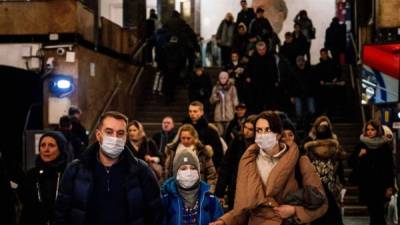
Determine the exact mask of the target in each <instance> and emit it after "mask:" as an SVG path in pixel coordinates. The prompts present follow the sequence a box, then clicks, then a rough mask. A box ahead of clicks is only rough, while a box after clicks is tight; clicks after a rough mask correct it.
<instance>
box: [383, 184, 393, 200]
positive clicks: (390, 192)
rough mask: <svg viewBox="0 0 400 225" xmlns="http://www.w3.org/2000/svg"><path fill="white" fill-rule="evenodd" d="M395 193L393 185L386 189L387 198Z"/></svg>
mask: <svg viewBox="0 0 400 225" xmlns="http://www.w3.org/2000/svg"><path fill="white" fill-rule="evenodd" d="M393 194H394V190H393V188H392V187H390V188H388V189H386V192H385V196H386V198H390V197H392V195H393Z"/></svg>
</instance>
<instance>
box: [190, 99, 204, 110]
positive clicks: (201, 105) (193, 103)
mask: <svg viewBox="0 0 400 225" xmlns="http://www.w3.org/2000/svg"><path fill="white" fill-rule="evenodd" d="M189 106H198V107H199V108H200V109H201V110H204V105H203V103H201V102H200V101H193V102H191V103H190V104H189Z"/></svg>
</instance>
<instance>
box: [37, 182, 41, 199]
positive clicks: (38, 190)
mask: <svg viewBox="0 0 400 225" xmlns="http://www.w3.org/2000/svg"><path fill="white" fill-rule="evenodd" d="M36 189H37V195H38V201H39V202H42V195H41V194H40V184H39V181H37V182H36Z"/></svg>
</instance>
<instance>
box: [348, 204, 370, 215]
mask: <svg viewBox="0 0 400 225" xmlns="http://www.w3.org/2000/svg"><path fill="white" fill-rule="evenodd" d="M344 215H345V216H368V209H367V207H366V206H363V205H348V206H346V205H345V206H344Z"/></svg>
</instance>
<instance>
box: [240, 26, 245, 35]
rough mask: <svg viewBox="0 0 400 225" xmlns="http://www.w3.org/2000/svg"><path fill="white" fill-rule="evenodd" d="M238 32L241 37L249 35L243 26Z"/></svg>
mask: <svg viewBox="0 0 400 225" xmlns="http://www.w3.org/2000/svg"><path fill="white" fill-rule="evenodd" d="M238 32H239V34H241V35H243V34H246V33H247V31H246V30H245V29H244V27H243V26H240V27H239V30H238Z"/></svg>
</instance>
